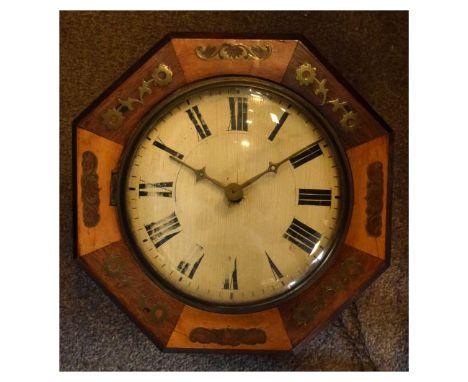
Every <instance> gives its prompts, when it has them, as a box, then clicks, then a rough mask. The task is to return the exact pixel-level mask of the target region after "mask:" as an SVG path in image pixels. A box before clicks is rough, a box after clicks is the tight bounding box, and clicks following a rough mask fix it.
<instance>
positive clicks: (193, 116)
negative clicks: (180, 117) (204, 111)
mask: <svg viewBox="0 0 468 382" xmlns="http://www.w3.org/2000/svg"><path fill="white" fill-rule="evenodd" d="M185 111H186V113H187V114H188V116H189V118H190V120H191V121H192V123H193V126H195V130H197V133H198V136H199V137H200V138H201V139H205V138H207V137H209V136H210V135H211V132H210V129H208V126H207V125H206V123H205V121H204V119H203V117H202V115H201V113H200V110H198V106H194V107H192V108H191V109H188V110H185ZM200 125H201V126H200Z"/></svg>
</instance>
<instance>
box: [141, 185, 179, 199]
mask: <svg viewBox="0 0 468 382" xmlns="http://www.w3.org/2000/svg"><path fill="white" fill-rule="evenodd" d="M172 185H173V182H159V183H140V184H139V185H138V197H142V196H162V197H165V198H172Z"/></svg>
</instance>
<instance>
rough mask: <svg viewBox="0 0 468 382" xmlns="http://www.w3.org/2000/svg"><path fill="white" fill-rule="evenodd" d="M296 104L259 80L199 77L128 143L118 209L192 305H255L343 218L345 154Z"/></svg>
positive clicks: (148, 257) (307, 259)
mask: <svg viewBox="0 0 468 382" xmlns="http://www.w3.org/2000/svg"><path fill="white" fill-rule="evenodd" d="M284 94H289V93H286V92H285V93H284ZM296 101H297V100H295V99H294V98H291V97H289V96H287V95H283V93H282V92H281V89H280V90H278V88H275V90H274V91H273V90H270V89H268V87H267V86H266V85H265V86H263V85H262V86H261V85H259V83H258V82H253V83H249V82H248V81H245V80H244V81H237V82H236V80H235V79H234V80H233V79H224V80H220V81H217V82H213V83H212V84H211V85H210V84H208V85H207V84H206V83H205V84H204V85H203V86H200V87H199V88H192V89H190V90H189V91H188V92H186V93H184V92H181V93H179V94H178V95H177V96H175V97H173V99H172V100H171V102H169V103H168V104H167V105H166V106H165V107H164V108H162V109H161V110H159V111H158V112H157V113H155V115H154V116H152V117H151V118H150V119H149V121H148V122H147V123H146V125H145V126H144V127H143V128H142V131H141V133H140V134H139V136H138V138H136V139H134V142H133V144H132V145H131V148H130V149H128V154H127V160H126V163H125V164H124V165H125V171H124V176H123V182H122V183H121V186H122V190H121V195H122V202H123V203H122V204H123V212H122V216H123V220H124V221H125V226H126V227H127V230H128V236H129V238H130V240H131V241H132V243H133V247H134V248H135V251H136V252H137V254H138V256H140V258H141V259H143V262H144V263H145V264H146V266H147V268H149V269H150V271H151V272H152V274H153V275H154V276H155V279H156V280H158V281H159V282H161V283H162V284H163V285H164V286H166V287H168V288H169V289H171V290H173V291H174V292H175V293H176V294H179V295H180V296H183V297H185V299H193V301H197V302H199V303H201V304H202V305H213V306H217V305H220V306H248V305H254V304H256V303H261V302H264V301H269V300H274V299H277V298H279V297H280V296H282V295H286V294H288V293H289V292H290V291H291V290H294V289H295V288H296V287H298V286H300V285H302V284H303V283H304V282H305V281H307V280H308V279H310V278H311V277H313V275H314V273H315V272H317V271H318V270H319V269H320V268H321V266H322V265H323V264H324V262H326V261H327V260H328V259H329V258H330V256H329V255H330V253H331V251H332V249H333V248H334V246H335V245H336V242H337V241H338V240H339V237H340V233H341V231H342V230H343V226H344V222H345V220H346V219H345V213H344V210H345V208H344V204H345V201H346V200H348V199H347V197H346V196H347V194H346V192H347V190H346V187H345V185H346V182H345V179H344V174H345V172H344V169H343V163H344V162H343V158H342V157H341V156H340V154H339V150H338V148H337V147H336V145H335V144H334V143H333V142H334V141H333V140H332V139H331V138H330V135H329V134H327V133H326V131H325V130H324V128H323V127H322V126H321V124H320V123H319V122H318V119H316V118H314V117H313V115H311V114H309V113H308V112H306V111H305V109H304V108H303V107H302V106H301V105H300V104H299V103H298V102H296Z"/></svg>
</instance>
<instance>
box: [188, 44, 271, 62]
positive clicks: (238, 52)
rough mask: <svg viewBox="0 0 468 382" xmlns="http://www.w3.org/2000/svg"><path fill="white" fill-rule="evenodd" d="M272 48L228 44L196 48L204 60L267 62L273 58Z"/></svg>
mask: <svg viewBox="0 0 468 382" xmlns="http://www.w3.org/2000/svg"><path fill="white" fill-rule="evenodd" d="M271 51H272V49H271V46H269V45H252V46H247V45H244V44H228V43H224V44H222V45H218V46H213V45H208V46H198V47H196V48H195V53H196V55H197V57H198V58H200V59H202V60H209V59H219V60H227V59H229V60H239V59H244V60H265V59H267V58H268V57H270V56H271Z"/></svg>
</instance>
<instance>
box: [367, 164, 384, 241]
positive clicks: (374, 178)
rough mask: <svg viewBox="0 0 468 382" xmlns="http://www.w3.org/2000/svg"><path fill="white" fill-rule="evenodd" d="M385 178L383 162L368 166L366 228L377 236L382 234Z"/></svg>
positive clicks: (370, 233)
mask: <svg viewBox="0 0 468 382" xmlns="http://www.w3.org/2000/svg"><path fill="white" fill-rule="evenodd" d="M383 178H384V175H383V165H382V162H374V163H371V164H370V165H369V166H368V167H367V194H366V201H367V207H366V215H367V222H366V230H367V232H368V233H369V235H371V236H375V237H379V236H380V235H381V234H382V210H383V204H384V203H383V196H384V188H383Z"/></svg>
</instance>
